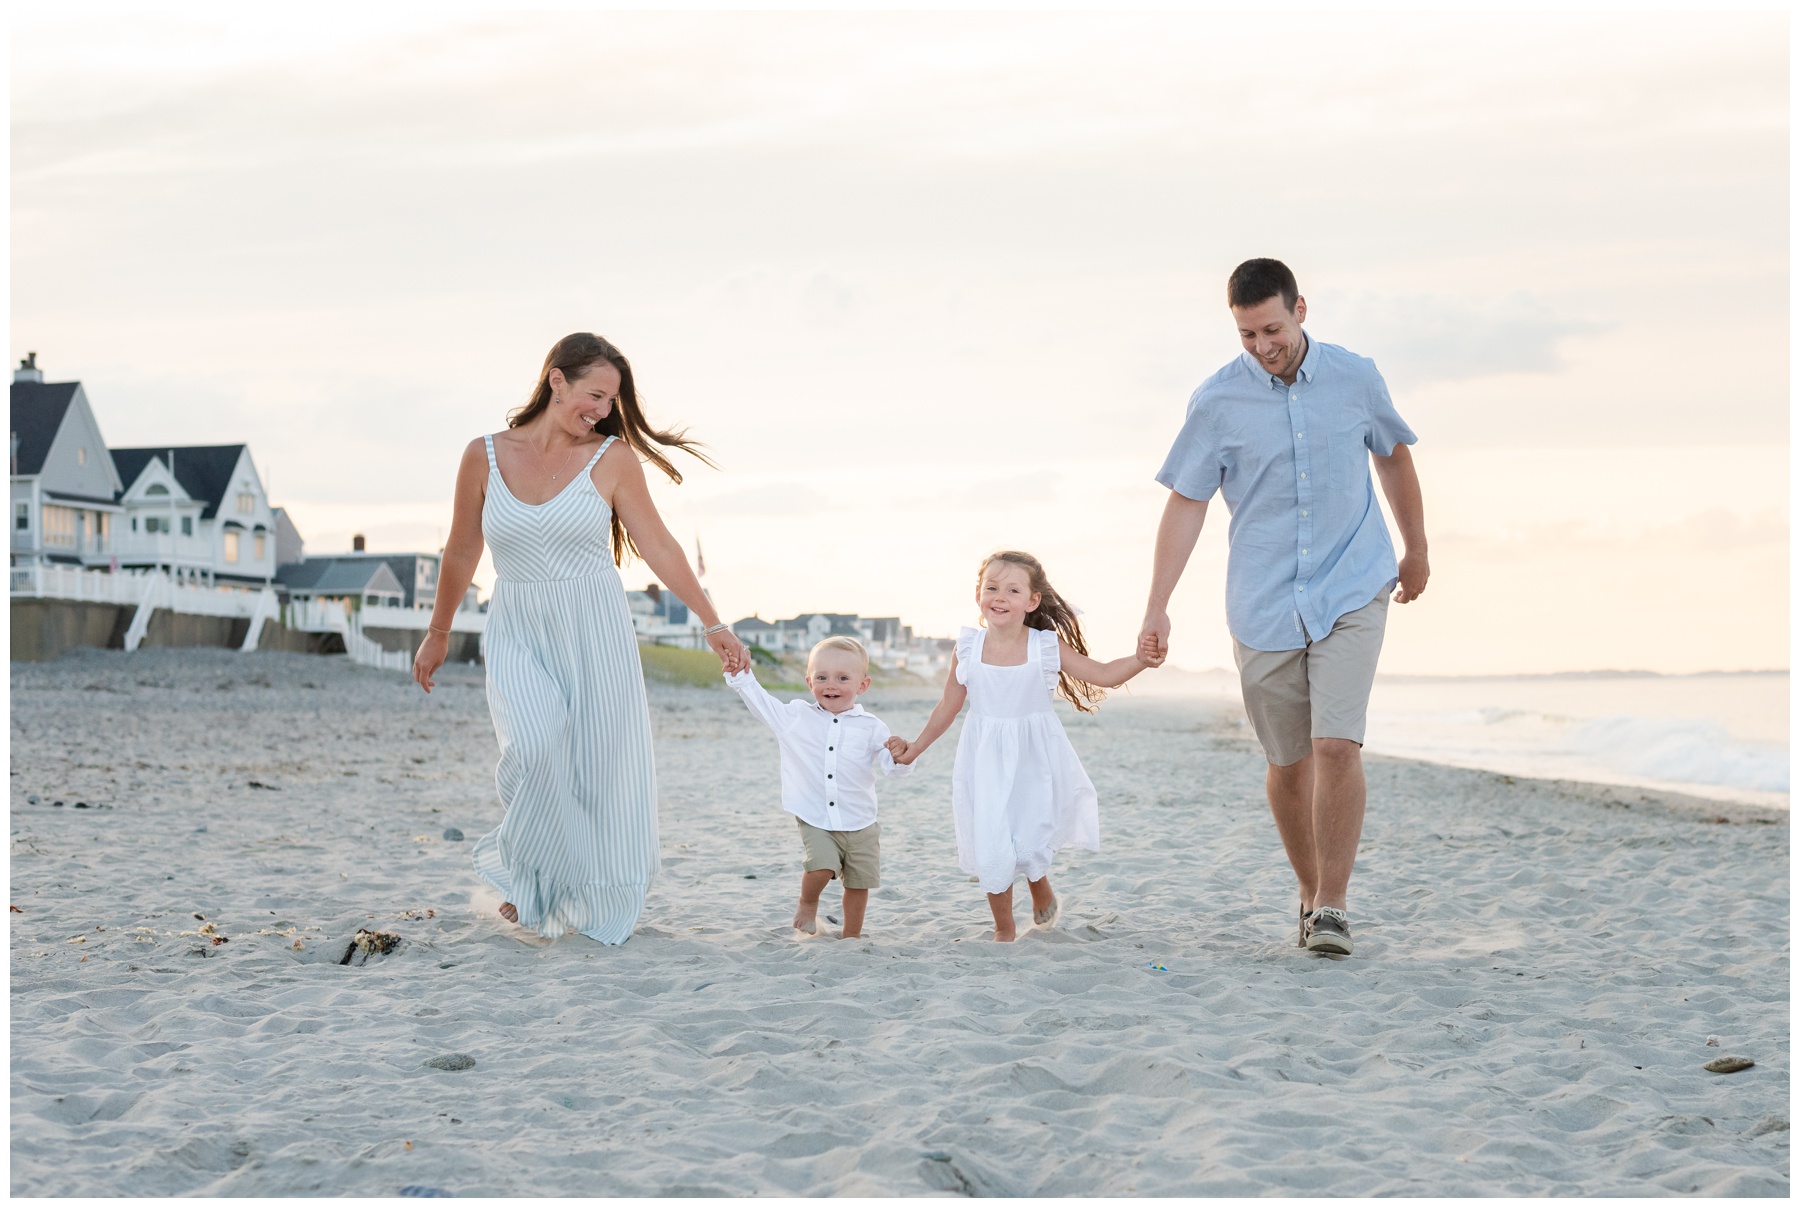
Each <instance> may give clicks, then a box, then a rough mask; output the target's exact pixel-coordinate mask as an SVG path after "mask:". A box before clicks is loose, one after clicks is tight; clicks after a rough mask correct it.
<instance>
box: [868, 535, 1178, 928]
mask: <svg viewBox="0 0 1800 1208" xmlns="http://www.w3.org/2000/svg"><path fill="white" fill-rule="evenodd" d="M975 603H976V605H977V607H979V608H980V610H981V622H982V624H983V625H984V626H985V627H986V628H985V629H967V628H965V629H964V630H963V631H962V635H961V636H960V637H959V638H957V641H956V652H955V654H954V655H952V656H951V661H950V675H949V677H948V678H946V679H945V681H944V698H943V700H941V701H939V702H938V706H937V708H936V709H933V710H932V713H931V719H930V720H929V721H927V722H926V723H925V729H924V730H923V731H921V732H920V734H919V737H918V738H917V739H915V740H914V741H912V742H910V743H909V742H906V741H905V740H904V739H900V738H893V739H890V740H889V741H888V748H889V750H891V751H892V752H893V754H894V759H895V761H896V762H897V763H911V762H912V761H913V760H915V759H917V758H918V757H919V756H920V755H922V754H924V752H925V748H927V747H929V746H930V745H931V744H932V743H934V742H936V741H937V740H938V739H939V738H941V737H942V736H943V733H944V731H945V730H947V729H949V728H950V723H951V722H952V721H954V720H955V719H956V715H957V713H959V712H960V711H961V710H962V707H963V702H964V701H965V700H966V701H968V702H969V719H968V720H967V721H966V722H964V723H963V731H962V738H961V739H960V740H959V741H958V742H957V744H956V771H955V773H954V776H953V786H954V787H953V789H952V797H951V801H952V809H953V812H954V813H955V816H956V852H957V856H958V857H959V859H960V860H961V862H962V870H963V871H964V872H966V873H969V874H971V875H973V876H975V877H977V878H979V879H980V881H981V888H982V889H984V890H985V891H986V892H987V896H988V906H989V907H991V908H992V910H993V912H994V939H996V940H998V941H1000V942H1002V943H1007V942H1010V941H1011V940H1012V939H1014V938H1015V937H1016V936H1017V934H1018V932H1017V929H1016V928H1015V926H1014V924H1013V891H1012V886H1013V880H1014V879H1015V878H1016V877H1018V876H1019V874H1021V873H1023V874H1024V876H1025V880H1026V882H1027V884H1028V886H1029V888H1030V889H1031V905H1032V913H1031V917H1032V920H1033V921H1034V922H1035V923H1037V925H1038V926H1040V927H1043V926H1048V925H1049V924H1050V923H1052V922H1054V921H1055V919H1056V913H1057V903H1056V895H1055V894H1054V893H1053V892H1051V889H1050V859H1051V857H1052V856H1053V855H1054V854H1055V853H1056V852H1058V851H1060V850H1061V849H1062V848H1065V847H1085V848H1087V849H1088V850H1089V851H1098V850H1099V848H1100V810H1099V801H1098V799H1097V798H1096V797H1095V795H1094V783H1093V781H1091V780H1089V779H1088V775H1087V772H1085V771H1084V770H1082V767H1081V760H1080V758H1078V757H1077V756H1076V754H1075V748H1074V747H1072V746H1070V745H1069V736H1068V735H1067V734H1065V733H1063V728H1062V723H1061V722H1060V721H1058V720H1057V719H1056V713H1055V712H1054V710H1053V709H1052V708H1051V705H1050V701H1051V699H1052V697H1053V695H1054V694H1056V693H1057V692H1059V691H1060V692H1061V694H1062V696H1063V697H1064V699H1066V700H1068V701H1069V703H1070V704H1072V705H1074V706H1075V707H1076V708H1077V709H1080V710H1082V711H1084V712H1092V711H1093V706H1094V705H1095V704H1096V703H1098V702H1099V701H1100V699H1101V698H1102V697H1103V696H1104V695H1105V693H1103V692H1101V691H1100V689H1101V688H1115V687H1117V686H1118V685H1120V684H1122V683H1124V682H1125V681H1126V680H1128V679H1130V678H1131V677H1132V676H1134V675H1136V674H1137V673H1138V672H1140V671H1142V670H1143V669H1144V668H1146V667H1152V666H1156V665H1157V664H1159V663H1160V662H1161V661H1162V660H1161V659H1160V658H1157V659H1156V660H1155V662H1152V661H1150V657H1147V655H1146V654H1145V653H1139V654H1134V655H1132V656H1130V657H1129V658H1122V659H1115V660H1113V661H1112V662H1110V663H1102V662H1099V661H1097V660H1095V659H1091V658H1089V657H1088V653H1087V642H1086V641H1085V640H1084V639H1083V638H1082V636H1081V625H1080V624H1079V623H1078V622H1077V621H1076V620H1075V610H1074V609H1073V608H1070V607H1069V605H1068V604H1067V603H1065V602H1064V600H1063V598H1062V597H1061V596H1059V595H1057V594H1056V589H1055V588H1053V587H1051V586H1050V581H1049V580H1048V579H1047V578H1045V577H1044V568H1043V566H1042V565H1040V564H1039V562H1038V560H1037V559H1036V558H1033V557H1032V556H1031V555H1030V554H1021V553H1018V552H1015V551H1010V550H1009V551H1007V552H1004V553H998V554H994V555H992V556H990V557H989V558H988V560H987V561H986V562H984V563H982V566H981V573H980V575H978V576H977V577H976V583H975Z"/></svg>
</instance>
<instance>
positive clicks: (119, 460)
mask: <svg viewBox="0 0 1800 1208" xmlns="http://www.w3.org/2000/svg"><path fill="white" fill-rule="evenodd" d="M13 390H14V397H15V398H16V397H18V395H17V391H18V387H17V386H16V385H15V386H14V387H13ZM15 410H16V408H15ZM243 452H244V446H243V445H175V446H171V447H165V448H160V449H114V450H112V459H113V466H114V467H115V468H116V469H117V470H118V471H119V478H120V480H121V481H123V482H124V484H125V487H126V489H127V490H129V489H130V488H131V484H132V483H134V482H136V481H137V478H138V475H139V474H142V473H143V472H144V467H145V466H147V465H149V464H150V463H151V461H160V462H162V463H163V465H165V466H167V465H168V464H169V458H170V456H171V455H173V457H174V459H175V466H174V469H175V481H176V482H179V483H180V484H181V489H182V490H184V491H186V492H187V493H188V495H189V496H191V497H192V498H194V499H197V500H199V501H201V502H202V503H204V504H205V505H206V508H205V510H204V511H202V512H201V513H200V519H202V520H211V519H212V518H213V517H214V516H216V515H218V513H219V505H220V504H221V503H223V502H224V501H225V495H226V493H227V492H229V491H230V490H231V476H232V474H233V473H234V472H235V471H236V470H237V464H238V458H239V457H240V456H241V455H242V454H243ZM20 464H21V465H22V464H23V462H22V461H21V463H20ZM20 473H24V471H23V470H21V471H20Z"/></svg>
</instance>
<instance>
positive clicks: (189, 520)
mask: <svg viewBox="0 0 1800 1208" xmlns="http://www.w3.org/2000/svg"><path fill="white" fill-rule="evenodd" d="M181 535H182V536H183V537H192V536H193V535H194V518H193V517H192V516H183V517H182V518H181Z"/></svg>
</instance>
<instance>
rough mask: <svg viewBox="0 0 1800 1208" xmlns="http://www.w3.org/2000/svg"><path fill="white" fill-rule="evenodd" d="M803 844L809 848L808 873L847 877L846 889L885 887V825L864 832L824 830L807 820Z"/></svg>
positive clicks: (802, 825) (802, 831)
mask: <svg viewBox="0 0 1800 1208" xmlns="http://www.w3.org/2000/svg"><path fill="white" fill-rule="evenodd" d="M794 821H795V822H798V823H799V824H800V842H801V844H802V845H804V846H805V848H806V871H807V872H829V873H831V874H832V875H833V876H836V877H841V878H843V882H844V888H845V889H877V888H879V887H880V885H881V823H879V822H871V823H869V825H867V826H865V827H863V828H862V829H861V830H853V831H828V830H821V829H819V828H818V827H816V826H814V825H813V824H812V823H810V822H808V821H806V820H805V819H804V818H795V819H794Z"/></svg>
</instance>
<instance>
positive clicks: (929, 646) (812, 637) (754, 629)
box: [731, 612, 955, 673]
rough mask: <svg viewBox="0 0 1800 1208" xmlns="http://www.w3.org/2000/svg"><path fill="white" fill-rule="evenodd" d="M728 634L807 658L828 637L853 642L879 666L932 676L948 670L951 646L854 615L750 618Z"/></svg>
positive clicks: (887, 621) (894, 621) (894, 620)
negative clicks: (776, 618)
mask: <svg viewBox="0 0 1800 1208" xmlns="http://www.w3.org/2000/svg"><path fill="white" fill-rule="evenodd" d="M731 631H732V632H733V633H735V634H737V636H738V640H740V641H742V642H743V643H744V644H745V645H746V646H759V647H761V648H762V649H764V650H767V651H770V652H771V653H775V654H782V653H794V654H805V653H807V652H808V651H810V650H811V649H812V648H813V647H814V646H816V645H818V644H819V642H821V641H822V640H824V639H825V638H828V637H835V636H843V637H852V638H855V639H857V640H858V641H860V642H861V643H862V644H863V646H864V647H865V648H866V649H867V650H868V652H869V659H870V661H871V662H873V663H874V664H875V665H876V666H878V667H889V668H895V667H906V668H909V669H911V670H917V671H924V672H927V673H930V672H935V671H936V670H939V669H941V668H942V667H943V666H945V665H947V663H948V661H949V657H950V656H949V651H950V650H951V648H952V647H953V646H954V645H955V643H954V642H953V641H952V640H951V639H949V638H917V637H914V636H913V631H912V626H910V625H902V624H901V623H900V618H899V617H859V616H857V615H856V614H855V613H853V612H808V613H802V614H800V615H799V616H797V617H790V618H788V619H787V620H785V621H765V620H763V619H762V618H761V617H758V616H748V617H745V618H743V619H742V620H740V621H734V622H733V623H732V626H731Z"/></svg>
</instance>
